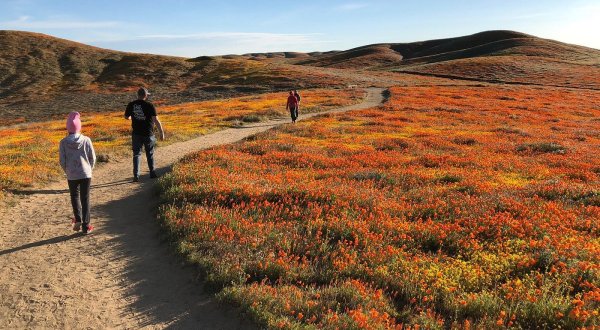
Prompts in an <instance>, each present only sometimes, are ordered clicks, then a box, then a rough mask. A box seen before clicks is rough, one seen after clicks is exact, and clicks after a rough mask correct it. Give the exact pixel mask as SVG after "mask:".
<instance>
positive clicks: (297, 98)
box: [294, 89, 300, 108]
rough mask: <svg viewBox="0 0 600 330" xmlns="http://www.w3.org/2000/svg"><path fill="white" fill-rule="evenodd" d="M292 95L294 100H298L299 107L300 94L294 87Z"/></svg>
mask: <svg viewBox="0 0 600 330" xmlns="http://www.w3.org/2000/svg"><path fill="white" fill-rule="evenodd" d="M294 96H295V97H296V100H298V108H299V107H300V94H298V90H296V89H294Z"/></svg>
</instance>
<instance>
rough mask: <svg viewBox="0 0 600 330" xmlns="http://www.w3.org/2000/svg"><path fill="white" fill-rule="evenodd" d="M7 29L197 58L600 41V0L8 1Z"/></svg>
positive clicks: (0, 0) (2, 7) (1, 25)
mask: <svg viewBox="0 0 600 330" xmlns="http://www.w3.org/2000/svg"><path fill="white" fill-rule="evenodd" d="M0 30H21V31H31V32H40V33H45V34H49V35H52V36H56V37H60V38H64V39H69V40H74V41H78V42H82V43H85V44H89V45H93V46H98V47H103V48H109V49H114V50H120V51H129V52H137V53H152V54H162V55H175V56H184V57H197V56H202V55H225V54H245V53H253V52H271V51H299V52H311V51H328V50H345V49H350V48H353V47H358V46H363V45H367V44H373V43H388V42H413V41H421V40H429V39H438V38H447V37H457V36H462V35H468V34H473V33H477V32H481V31H485V30H514V31H519V32H524V33H528V34H532V35H535V36H538V37H543V38H550V39H555V40H559V41H563V42H568V43H574V44H578V45H583V46H588V47H592V48H596V49H600V0H571V1H564V0H560V1H559V0H537V1H535V0H477V1H476V0H452V1H434V0H421V1H405V0H356V1H355V0H322V1H317V0H299V1H282V0H265V1H261V0H230V1H229V0H196V1H192V0H136V1H131V0H77V1H76V0H72V1H66V0H0Z"/></svg>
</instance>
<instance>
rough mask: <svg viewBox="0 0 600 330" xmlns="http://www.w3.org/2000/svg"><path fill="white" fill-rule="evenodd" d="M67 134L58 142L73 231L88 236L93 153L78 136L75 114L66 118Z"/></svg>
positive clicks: (94, 156)
mask: <svg viewBox="0 0 600 330" xmlns="http://www.w3.org/2000/svg"><path fill="white" fill-rule="evenodd" d="M67 132H68V133H69V135H68V136H67V137H65V138H63V139H62V140H61V141H60V145H59V148H58V150H59V159H60V166H61V167H62V169H63V171H64V172H65V174H66V175H67V182H68V183H69V192H70V194H71V205H72V206H73V215H74V216H75V218H74V219H73V220H72V224H73V230H74V231H79V230H82V231H83V233H84V234H88V233H90V232H92V230H94V227H93V226H92V225H90V186H91V183H92V170H93V169H94V165H95V164H96V153H95V152H94V147H93V146H92V141H91V140H90V138H89V137H87V136H84V135H83V134H81V119H80V115H79V112H75V111H74V112H71V113H70V114H69V116H68V117H67Z"/></svg>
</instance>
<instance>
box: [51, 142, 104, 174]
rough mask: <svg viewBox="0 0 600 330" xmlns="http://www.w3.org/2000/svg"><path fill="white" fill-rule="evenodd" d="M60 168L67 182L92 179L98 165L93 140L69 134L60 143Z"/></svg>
mask: <svg viewBox="0 0 600 330" xmlns="http://www.w3.org/2000/svg"><path fill="white" fill-rule="evenodd" d="M58 150H59V158H60V166H61V167H62V169H63V171H65V174H66V175H67V180H80V179H88V178H91V177H92V169H94V165H95V164H96V153H95V152H94V146H92V140H90V138H89V137H87V136H85V135H83V134H69V136H67V137H65V138H64V139H62V140H61V141H60V145H59V148H58Z"/></svg>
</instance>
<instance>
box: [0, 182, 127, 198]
mask: <svg viewBox="0 0 600 330" xmlns="http://www.w3.org/2000/svg"><path fill="white" fill-rule="evenodd" d="M92 182H93V181H92ZM129 182H131V181H130V180H119V181H115V182H107V183H99V184H93V183H92V189H94V188H108V187H115V186H120V185H124V184H127V183H129ZM8 191H9V192H10V193H12V194H14V195H60V194H66V193H68V192H69V189H37V190H34V189H11V190H8Z"/></svg>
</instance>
